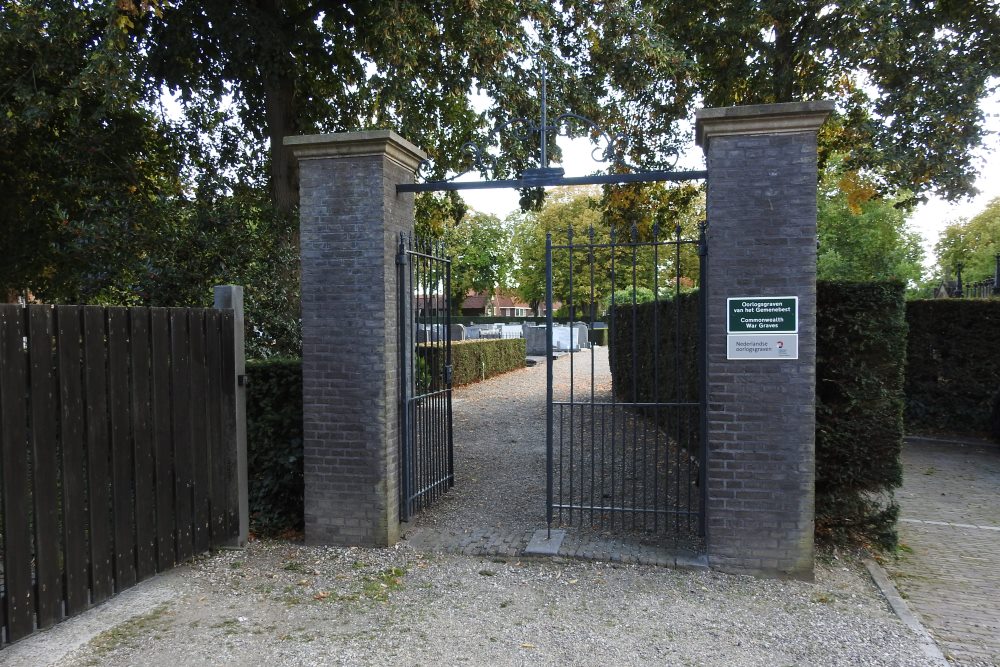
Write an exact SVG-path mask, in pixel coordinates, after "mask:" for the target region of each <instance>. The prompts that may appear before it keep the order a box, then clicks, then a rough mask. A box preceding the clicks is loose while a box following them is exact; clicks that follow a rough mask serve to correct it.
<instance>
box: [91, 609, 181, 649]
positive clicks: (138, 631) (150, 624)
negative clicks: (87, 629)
mask: <svg viewBox="0 0 1000 667" xmlns="http://www.w3.org/2000/svg"><path fill="white" fill-rule="evenodd" d="M169 610H170V607H169V606H168V605H166V604H161V605H159V606H158V607H156V608H155V609H153V610H152V611H151V612H149V613H148V614H144V615H142V616H137V617H135V618H133V619H132V620H130V621H126V622H125V623H122V624H121V625H116V626H115V627H113V628H111V629H110V630H105V631H104V632H102V633H101V634H99V635H97V636H96V637H94V638H93V639H92V640H91V641H90V646H91V647H92V648H93V651H94V654H95V655H98V656H102V655H107V654H108V653H111V652H112V651H114V650H115V649H116V648H119V647H120V646H125V645H130V644H131V643H132V642H133V641H135V640H136V639H138V638H139V637H140V636H142V635H145V634H147V633H148V632H150V631H152V630H157V629H162V628H163V626H164V625H165V623H164V616H166V615H167V612H168V611H169Z"/></svg>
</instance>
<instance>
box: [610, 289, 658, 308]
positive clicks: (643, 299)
mask: <svg viewBox="0 0 1000 667" xmlns="http://www.w3.org/2000/svg"><path fill="white" fill-rule="evenodd" d="M653 301H656V295H655V294H653V290H651V289H649V288H648V287H636V288H634V289H616V290H615V291H614V293H613V294H612V295H610V296H608V298H606V299H605V300H604V310H605V312H607V311H610V310H611V304H614V305H615V306H626V305H631V304H641V303H651V302H653Z"/></svg>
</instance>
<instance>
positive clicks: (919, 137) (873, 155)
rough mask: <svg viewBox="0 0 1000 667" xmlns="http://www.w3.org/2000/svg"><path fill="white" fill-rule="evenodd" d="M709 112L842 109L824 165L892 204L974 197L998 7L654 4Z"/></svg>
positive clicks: (999, 48) (903, 2) (826, 137)
mask: <svg viewBox="0 0 1000 667" xmlns="http://www.w3.org/2000/svg"><path fill="white" fill-rule="evenodd" d="M646 6H647V7H648V8H649V10H650V12H651V13H652V15H653V16H654V17H655V22H656V26H657V32H658V34H660V35H662V36H663V37H665V38H667V39H670V40H671V41H672V42H673V43H674V44H676V45H678V46H679V47H680V49H682V51H683V55H684V57H685V58H686V60H687V62H689V63H692V65H691V68H692V70H693V72H692V73H691V75H690V78H689V79H688V80H689V81H690V82H691V83H690V87H689V88H687V87H681V90H683V91H684V92H685V93H687V94H689V95H691V96H692V97H696V98H699V99H700V100H701V101H702V103H703V104H704V106H706V107H726V106H731V105H742V104H761V103H771V102H793V101H800V100H816V99H833V100H835V101H836V102H837V108H838V112H839V113H838V116H837V117H836V118H834V119H832V120H831V121H830V122H828V123H827V125H826V127H825V128H824V129H823V130H822V131H821V134H820V147H821V152H822V153H823V154H830V153H833V152H839V153H842V154H843V155H845V156H846V167H847V168H848V169H850V170H852V171H857V170H867V171H871V172H873V173H875V174H877V175H878V177H879V178H878V182H879V183H880V184H881V185H883V186H884V191H885V192H895V191H897V190H899V189H911V190H913V191H914V193H915V194H916V195H917V196H918V197H919V196H921V195H922V194H923V193H925V192H928V191H936V192H938V193H939V194H941V195H943V196H945V197H946V198H949V199H955V198H958V197H961V196H965V195H969V194H971V193H973V191H974V190H973V182H974V180H975V164H974V163H973V159H972V149H974V148H975V147H976V146H978V145H979V144H980V143H981V141H982V139H983V136H984V127H983V117H982V114H981V112H980V110H979V108H978V102H979V100H980V99H982V98H983V97H984V96H985V95H986V94H987V92H988V91H989V89H990V87H991V85H992V81H991V77H996V76H997V75H998V74H1000V57H998V55H1000V54H998V52H1000V42H998V40H997V39H996V35H997V34H998V33H1000V13H998V12H997V10H996V5H995V3H991V2H980V1H975V2H953V1H946V2H934V3H928V2H917V1H913V0H890V1H886V2H840V3H830V2H825V1H823V0H807V1H804V2H781V3H775V2H759V1H758V2H721V3H713V4H706V3H704V2H701V0H679V1H675V2H668V3H651V2H650V3H646Z"/></svg>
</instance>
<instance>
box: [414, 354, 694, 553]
mask: <svg viewBox="0 0 1000 667" xmlns="http://www.w3.org/2000/svg"><path fill="white" fill-rule="evenodd" d="M592 362H593V363H592ZM571 372H572V377H571ZM553 374H554V383H553V384H554V389H555V394H556V400H557V401H558V400H560V398H561V397H565V396H568V395H569V392H570V391H571V390H572V392H573V393H574V395H575V396H577V397H579V396H585V397H587V399H588V400H590V399H592V400H594V401H596V402H598V403H600V402H609V400H610V387H611V375H610V370H609V368H608V362H607V348H601V347H598V348H596V349H595V351H594V354H593V356H592V355H591V353H590V352H589V351H586V352H583V353H579V354H576V355H575V356H574V359H573V368H572V371H571V368H570V358H569V355H567V356H564V357H561V358H559V359H558V360H556V362H555V364H554V369H553ZM592 386H593V388H594V391H593V392H592V391H591V387H592ZM577 400H579V398H578V399H577ZM453 411H454V439H455V486H454V488H453V489H451V490H450V491H449V492H448V493H447V494H446V495H445V496H444V498H442V499H441V500H440V501H439V502H438V504H437V505H436V506H434V507H431V508H429V509H427V510H424V512H423V513H421V514H420V515H418V516H417V517H415V518H414V519H413V520H412V521H411V522H410V523H409V524H404V537H405V538H406V540H407V542H408V543H409V544H410V545H411V546H412V547H413V548H415V549H417V550H423V551H439V552H453V553H465V554H470V555H472V554H474V555H484V556H490V555H494V556H518V555H521V554H522V553H523V552H524V549H525V547H526V546H527V544H528V541H529V540H530V538H531V536H532V535H533V534H534V532H535V531H536V530H539V529H544V528H545V527H546V502H545V500H546V451H545V419H546V368H545V364H544V363H541V364H538V365H536V366H533V367H528V368H524V369H520V370H517V371H514V372H512V373H507V374H505V375H502V376H499V377H495V378H491V379H489V380H487V381H485V382H480V383H477V384H474V385H469V386H466V387H460V388H457V389H455V391H454V398H453ZM601 413H602V410H601V409H590V406H588V407H587V409H586V410H582V409H580V408H579V407H576V408H573V409H572V410H570V409H569V408H565V409H563V410H562V414H561V416H560V414H559V410H557V412H556V419H557V420H559V419H561V420H563V426H564V428H562V429H558V428H557V429H556V434H557V436H556V437H557V438H558V437H559V434H560V433H562V434H563V437H562V442H561V443H560V442H559V441H558V440H557V441H556V442H555V443H554V449H555V452H556V457H555V461H554V465H555V482H556V486H555V489H556V498H555V500H556V504H557V505H564V508H563V511H562V515H561V516H559V515H558V510H557V515H556V517H555V521H554V523H553V526H552V527H553V528H558V527H565V528H566V529H567V533H566V537H565V539H564V541H563V543H562V547H561V548H560V549H559V555H561V556H569V557H581V558H600V559H605V560H615V561H623V562H643V563H652V564H661V565H671V566H672V565H676V564H677V563H678V560H677V557H678V556H680V557H681V559H682V561H683V563H686V564H693V565H698V564H699V563H698V561H697V556H698V555H699V554H701V553H703V545H702V543H701V541H700V540H699V539H698V537H697V535H696V529H697V521H696V518H695V517H696V516H697V512H698V496H699V494H698V489H697V487H696V486H695V484H694V482H695V480H696V479H697V468H696V466H695V467H693V466H691V465H689V461H688V459H689V457H688V455H687V453H686V452H685V451H683V449H682V448H679V447H677V445H676V440H677V439H676V438H672V437H670V435H669V434H667V433H666V432H664V430H663V429H662V428H657V427H656V426H654V422H653V420H652V419H648V418H646V417H645V416H643V415H640V414H637V413H635V412H633V411H631V410H627V409H625V408H623V407H621V406H618V407H615V408H611V407H606V408H604V409H603V414H601ZM558 425H559V424H557V426H558ZM612 429H614V430H612ZM612 434H614V437H612ZM560 456H561V459H560ZM602 471H603V472H602ZM560 476H561V477H560ZM560 491H561V492H562V498H561V499H560V497H559V495H558V494H559V492H560ZM633 498H634V499H636V501H637V502H636V503H634V504H635V505H636V506H637V507H638V509H636V510H635V511H632V510H631V507H632V505H633V503H632V499H633ZM580 507H586V508H587V509H585V510H583V511H581V510H580V509H579V508H580ZM591 507H596V508H603V511H599V510H598V511H591V509H590V508H591ZM651 509H656V510H657V511H651Z"/></svg>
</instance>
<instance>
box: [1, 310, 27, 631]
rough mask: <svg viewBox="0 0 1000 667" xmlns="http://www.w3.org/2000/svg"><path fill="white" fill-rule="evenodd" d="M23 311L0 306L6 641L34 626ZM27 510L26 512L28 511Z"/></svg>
mask: <svg viewBox="0 0 1000 667" xmlns="http://www.w3.org/2000/svg"><path fill="white" fill-rule="evenodd" d="M24 317H25V310H24V308H22V307H21V306H8V305H4V306H0V458H2V459H3V463H2V466H0V474H2V482H3V483H2V488H0V498H2V501H3V508H4V524H3V530H4V539H3V546H4V553H3V561H4V562H3V569H4V585H5V587H6V611H5V616H6V622H7V640H8V641H17V640H18V639H20V638H22V637H24V636H26V635H28V634H30V633H31V632H32V630H33V629H34V620H35V606H34V596H33V594H32V585H31V576H32V574H31V560H32V556H33V555H34V554H33V553H32V552H33V551H34V550H33V548H32V539H31V511H30V509H29V508H26V507H25V500H26V499H27V498H30V493H31V491H30V481H31V477H30V463H29V461H28V406H27V402H26V401H25V395H26V393H27V390H28V374H27V359H26V356H27V355H25V353H24V335H25V334H26V333H27V332H26V331H25V325H24ZM26 510H27V511H26Z"/></svg>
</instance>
